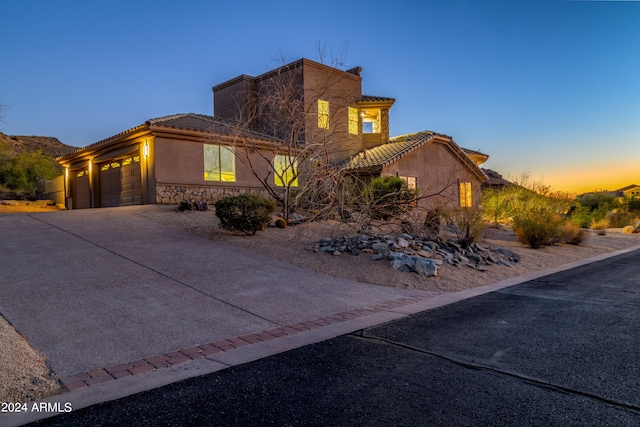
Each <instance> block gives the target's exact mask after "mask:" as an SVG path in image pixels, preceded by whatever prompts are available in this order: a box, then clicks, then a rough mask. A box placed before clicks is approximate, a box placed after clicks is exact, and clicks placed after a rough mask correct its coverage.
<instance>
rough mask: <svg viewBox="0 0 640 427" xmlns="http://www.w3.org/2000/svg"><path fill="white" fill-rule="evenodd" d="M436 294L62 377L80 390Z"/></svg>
mask: <svg viewBox="0 0 640 427" xmlns="http://www.w3.org/2000/svg"><path fill="white" fill-rule="evenodd" d="M436 295H440V293H439V292H433V293H429V294H419V295H412V296H410V297H406V298H399V299H395V300H392V301H386V302H383V303H380V304H376V305H373V306H370V307H364V308H357V309H355V310H350V311H345V312H342V313H337V314H332V315H330V316H324V317H318V318H316V319H312V320H307V321H305V322H300V323H296V324H293V325H287V326H280V327H275V328H270V329H266V330H264V331H260V332H253V333H249V334H244V335H240V336H237V337H232V338H226V339H223V340H219V341H214V342H210V343H206V344H201V345H197V346H193V347H187V348H183V349H180V350H177V351H172V352H170V353H166V354H158V355H155V356H150V357H147V358H144V359H140V360H136V361H133V362H129V363H123V364H121V365H115V366H109V367H107V368H101V369H94V370H92V371H89V372H81V373H79V374H75V375H71V376H69V377H65V378H62V383H63V384H64V385H65V386H66V387H67V389H69V391H74V390H79V389H82V388H86V387H90V386H92V385H94V384H100V383H104V382H107V381H112V380H117V379H118V378H123V377H128V376H132V375H138V374H142V373H144V372H147V371H152V370H156V369H162V368H167V367H170V366H173V365H177V364H180V363H183V362H188V361H190V360H198V359H204V358H206V357H207V356H209V355H212V354H216V353H222V352H225V351H229V350H233V349H236V348H238V347H242V346H245V345H251V344H255V343H258V342H263V341H269V340H273V339H276V338H280V337H284V336H289V335H295V334H297V333H300V332H305V331H310V330H312V329H317V328H322V327H324V326H328V325H331V324H334V323H340V322H345V321H347V320H351V319H356V318H358V317H363V316H367V315H370V314H374V313H378V312H381V311H387V310H390V309H393V308H397V307H402V306H405V305H409V304H413V303H416V302H419V301H423V300H426V299H429V298H433V297H435V296H436Z"/></svg>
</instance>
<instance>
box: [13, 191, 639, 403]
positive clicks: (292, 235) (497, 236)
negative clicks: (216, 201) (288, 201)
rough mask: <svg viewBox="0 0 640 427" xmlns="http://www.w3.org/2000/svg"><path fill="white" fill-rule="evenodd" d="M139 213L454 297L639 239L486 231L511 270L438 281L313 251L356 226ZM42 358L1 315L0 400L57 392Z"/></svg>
mask: <svg viewBox="0 0 640 427" xmlns="http://www.w3.org/2000/svg"><path fill="white" fill-rule="evenodd" d="M10 208H11V207H7V206H6V205H1V204H0V213H7V212H33V211H36V212H42V211H46V210H48V209H51V210H54V209H57V208H55V207H51V208H48V209H42V208H36V207H35V206H30V205H27V204H26V203H21V204H20V205H19V206H18V207H15V206H14V207H13V208H14V210H11V209H10ZM142 215H144V216H146V217H147V218H149V219H150V220H153V221H156V222H159V223H162V224H166V225H172V226H178V227H182V228H183V229H185V230H187V231H189V232H192V233H196V234H198V235H200V236H202V237H205V238H208V239H212V240H216V241H219V242H223V243H226V244H228V245H231V246H236V247H241V248H244V249H246V250H249V251H252V252H254V253H257V254H260V255H264V256H266V257H269V258H272V259H276V260H279V261H283V262H287V263H290V264H293V265H296V266H298V267H302V268H305V269H308V270H312V271H316V272H319V273H324V274H328V275H331V276H334V277H341V278H345V279H351V280H356V281H359V282H363V283H370V284H374V285H380V286H393V287H398V288H405V289H421V290H428V291H440V292H455V291H460V290H464V289H468V288H472V287H476V286H482V285H486V284H490V283H494V282H497V281H500V280H504V279H507V278H511V277H517V276H521V275H523V274H527V273H530V272H534V271H538V270H542V269H546V268H549V267H556V266H559V265H562V264H566V263H569V262H572V261H577V260H581V259H585V258H589V257H592V256H595V255H599V254H603V253H608V252H614V251H617V250H620V249H625V248H629V247H632V246H637V245H640V234H622V231H621V229H609V230H607V234H606V235H604V236H601V235H596V234H595V233H593V232H590V233H589V235H588V238H587V239H586V241H585V242H584V243H583V244H582V245H580V246H573V245H557V246H552V247H545V248H543V249H535V250H534V249H529V248H525V247H523V246H522V245H521V244H520V243H519V242H518V241H517V240H516V238H515V235H514V233H513V232H512V231H511V230H509V229H505V228H492V227H489V228H486V229H485V230H484V232H483V233H482V236H481V237H480V240H479V243H481V244H483V245H489V246H491V247H497V246H501V247H506V248H509V249H512V250H514V251H515V252H516V253H517V254H518V255H519V256H520V262H518V263H517V264H515V266H514V267H513V268H510V267H507V266H501V265H490V266H488V268H487V270H486V271H483V272H481V271H476V270H474V269H471V268H468V267H465V266H461V267H454V266H450V265H447V264H445V265H443V266H441V268H440V270H439V273H438V277H421V276H418V275H417V274H415V273H402V272H398V271H395V270H393V269H392V268H391V267H390V266H389V264H388V262H386V261H383V260H381V261H372V260H371V259H369V256H367V255H360V256H352V255H349V254H347V253H345V254H343V255H341V256H333V255H330V254H328V253H323V252H314V251H313V247H314V245H315V244H316V243H317V242H318V241H319V240H320V239H322V238H324V237H340V236H353V235H357V234H358V230H357V228H356V226H354V225H348V224H343V223H339V222H333V221H326V222H321V223H304V224H300V225H296V226H291V227H288V228H285V229H279V228H275V227H269V228H267V229H265V230H264V231H262V232H258V233H257V234H256V235H255V236H246V235H238V234H233V233H229V232H227V231H224V230H222V229H221V228H220V227H219V221H218V219H217V217H216V216H215V214H214V213H213V212H212V211H207V212H178V211H177V210H176V208H175V206H168V205H155V206H153V205H151V206H148V207H146V208H145V209H144V211H143V213H142ZM382 231H385V232H389V231H392V230H382ZM44 360H45V359H44V357H43V355H40V354H38V353H37V352H36V351H34V350H33V349H32V348H31V347H30V346H29V344H28V343H27V341H26V340H25V339H24V338H22V337H21V336H20V335H19V334H18V333H17V332H16V331H15V329H13V327H11V326H10V325H9V324H8V323H7V322H6V320H5V319H4V318H2V317H1V316H0V372H1V374H2V375H1V377H0V378H1V381H0V402H24V401H28V400H35V399H39V398H42V397H45V396H47V395H51V394H55V393H59V392H61V391H62V390H63V388H62V386H61V385H60V383H59V382H58V380H57V378H56V377H55V376H54V375H53V374H52V373H51V371H50V370H49V369H48V368H47V366H46V364H45V363H44V362H43V361H44Z"/></svg>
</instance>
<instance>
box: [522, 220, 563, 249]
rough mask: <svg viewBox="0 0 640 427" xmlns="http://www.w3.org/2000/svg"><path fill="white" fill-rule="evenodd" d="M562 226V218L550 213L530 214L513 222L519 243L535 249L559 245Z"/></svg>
mask: <svg viewBox="0 0 640 427" xmlns="http://www.w3.org/2000/svg"><path fill="white" fill-rule="evenodd" d="M562 225H563V220H562V218H561V217H560V216H559V215H557V214H555V213H553V212H549V211H537V212H536V211H532V212H528V213H525V214H521V215H518V216H516V217H515V218H514V221H513V229H514V231H515V233H516V237H517V238H518V241H519V242H520V243H522V244H524V245H527V246H529V247H531V248H533V249H538V248H541V247H543V246H548V245H554V244H556V243H558V242H559V240H560V229H561V227H562Z"/></svg>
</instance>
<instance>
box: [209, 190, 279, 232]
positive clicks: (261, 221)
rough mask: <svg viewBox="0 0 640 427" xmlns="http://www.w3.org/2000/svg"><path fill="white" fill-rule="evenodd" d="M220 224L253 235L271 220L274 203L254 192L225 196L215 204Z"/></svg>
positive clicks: (227, 228) (231, 229)
mask: <svg viewBox="0 0 640 427" xmlns="http://www.w3.org/2000/svg"><path fill="white" fill-rule="evenodd" d="M215 207H216V216H217V217H218V218H220V226H221V227H222V228H224V229H225V230H229V231H241V232H243V233H246V234H250V235H254V234H256V232H257V231H260V230H264V228H265V227H266V226H267V224H269V223H270V222H271V215H272V214H273V211H275V209H276V205H275V203H274V202H273V201H272V200H270V199H265V198H264V197H260V196H258V195H255V194H242V195H240V196H226V197H223V198H222V199H220V200H218V201H217V202H216V204H215Z"/></svg>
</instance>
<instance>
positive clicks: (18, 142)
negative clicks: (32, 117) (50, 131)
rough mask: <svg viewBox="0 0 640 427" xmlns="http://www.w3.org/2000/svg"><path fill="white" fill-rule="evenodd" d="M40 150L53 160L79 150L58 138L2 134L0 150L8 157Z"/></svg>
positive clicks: (0, 134)
mask: <svg viewBox="0 0 640 427" xmlns="http://www.w3.org/2000/svg"><path fill="white" fill-rule="evenodd" d="M39 148H41V149H42V152H43V153H44V154H47V155H49V156H51V157H53V158H56V157H59V156H64V155H65V154H68V153H70V152H72V151H75V150H77V149H78V148H77V147H72V146H70V145H67V144H63V143H62V142H60V141H59V140H58V138H54V137H51V136H11V135H5V134H4V133H2V132H0V150H1V151H4V154H5V155H7V156H8V157H13V156H14V155H16V154H19V153H21V152H23V151H28V152H34V151H37V150H38V149H39Z"/></svg>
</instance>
